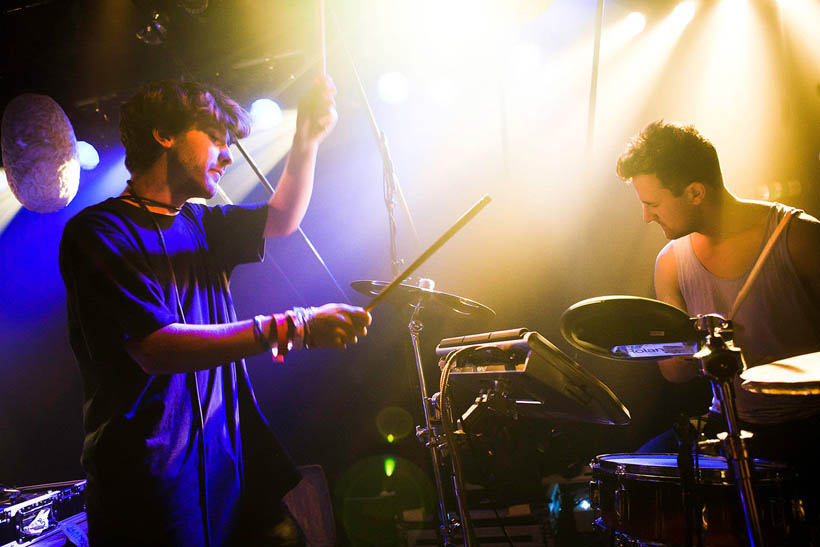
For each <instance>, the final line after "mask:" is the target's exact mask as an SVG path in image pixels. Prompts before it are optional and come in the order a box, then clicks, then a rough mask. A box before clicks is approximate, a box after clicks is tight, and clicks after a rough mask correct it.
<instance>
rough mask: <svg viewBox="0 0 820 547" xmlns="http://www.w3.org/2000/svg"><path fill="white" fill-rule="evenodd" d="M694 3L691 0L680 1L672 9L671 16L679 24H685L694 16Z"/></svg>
mask: <svg viewBox="0 0 820 547" xmlns="http://www.w3.org/2000/svg"><path fill="white" fill-rule="evenodd" d="M696 9H697V8H696V6H695V3H694V2H692V1H691V0H687V1H686V2H681V3H680V4H678V5H677V6H675V9H674V10H672V17H673V18H674V19H675V21H677V22H678V23H680V24H681V25H686V24H688V23H689V21H691V20H692V19H693V18H694V17H695V10H696Z"/></svg>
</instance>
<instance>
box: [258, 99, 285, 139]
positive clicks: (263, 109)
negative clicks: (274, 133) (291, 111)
mask: <svg viewBox="0 0 820 547" xmlns="http://www.w3.org/2000/svg"><path fill="white" fill-rule="evenodd" d="M251 118H252V119H253V128H254V129H256V130H259V131H264V130H265V129H271V128H273V127H276V126H277V125H279V124H280V123H282V119H283V116H282V109H281V108H280V106H279V105H278V104H276V101H273V100H271V99H257V100H255V101H254V102H253V104H252V105H251Z"/></svg>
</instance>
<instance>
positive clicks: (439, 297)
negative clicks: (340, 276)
mask: <svg viewBox="0 0 820 547" xmlns="http://www.w3.org/2000/svg"><path fill="white" fill-rule="evenodd" d="M389 284H390V283H389V282H388V281H353V282H352V283H350V286H351V287H352V288H353V290H354V291H356V292H359V293H361V294H363V295H365V296H371V297H372V296H376V295H377V294H379V292H380V291H381V290H382V289H383V288H384V287H386V286H387V285H389ZM421 297H424V298H425V301H424V305H425V306H430V305H431V304H432V305H433V307H437V308H440V309H443V310H446V311H450V312H453V313H455V314H458V315H462V316H465V317H475V318H477V319H490V318H492V317H495V312H494V311H493V310H492V309H491V308H489V307H487V306H485V305H484V304H480V303H478V302H476V301H475V300H470V299H469V298H463V297H461V296H456V295H454V294H448V293H445V292H441V291H437V290H434V289H423V288H420V287H416V286H414V285H408V284H406V283H402V284H400V285H398V286H397V287H396V288H395V290H394V293H393V294H392V295H391V296H390V297H388V298H389V299H391V300H393V301H394V302H405V303H407V304H408V305H409V306H415V305H416V303H417V302H418V301H419V298H421Z"/></svg>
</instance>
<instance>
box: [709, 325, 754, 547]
mask: <svg viewBox="0 0 820 547" xmlns="http://www.w3.org/2000/svg"><path fill="white" fill-rule="evenodd" d="M696 327H697V329H698V331H699V332H700V333H701V334H702V335H704V336H705V344H704V346H703V348H702V349H701V350H700V351H698V352H697V353H696V354H695V355H694V358H695V359H697V360H698V361H699V362H700V368H701V374H703V375H704V376H705V377H706V378H708V379H709V382H710V383H711V384H712V388H713V389H714V391H715V394H716V395H717V397H718V400H719V401H720V406H721V409H722V411H723V416H724V418H725V419H726V425H727V428H728V430H729V431H728V435H727V436H726V439H725V440H724V441H723V442H724V448H725V451H726V459H727V461H728V463H729V467H730V468H731V471H732V474H733V475H734V479H735V484H736V485H737V489H738V494H740V502H741V505H742V506H743V515H744V517H745V518H746V532H747V535H748V539H749V545H750V546H751V547H759V546H762V545H763V534H762V529H761V526H760V513H759V512H758V509H757V501H756V500H755V494H754V490H753V489H752V458H751V456H750V455H749V451H748V449H747V447H746V441H745V439H744V438H743V437H742V436H741V431H740V425H739V419H738V416H737V407H736V406H735V393H734V386H733V380H734V377H735V376H736V375H737V374H740V373H741V372H743V371H744V370H745V369H746V363H745V362H744V361H743V355H742V354H741V352H740V349H739V348H737V347H735V346H734V345H733V344H732V342H731V339H730V338H729V337H726V336H725V335H727V334H730V333H731V331H732V323H731V321H729V320H728V319H724V318H723V317H721V316H720V315H711V314H710V315H699V316H698V317H697V318H696Z"/></svg>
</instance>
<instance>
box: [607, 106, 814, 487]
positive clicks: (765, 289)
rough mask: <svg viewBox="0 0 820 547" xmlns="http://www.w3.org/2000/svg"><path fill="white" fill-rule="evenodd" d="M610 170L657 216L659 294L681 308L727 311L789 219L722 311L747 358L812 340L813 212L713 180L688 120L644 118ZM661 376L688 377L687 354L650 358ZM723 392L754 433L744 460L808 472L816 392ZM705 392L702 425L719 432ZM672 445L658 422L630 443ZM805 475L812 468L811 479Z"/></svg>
mask: <svg viewBox="0 0 820 547" xmlns="http://www.w3.org/2000/svg"><path fill="white" fill-rule="evenodd" d="M616 172H617V174H618V176H619V177H621V178H622V179H623V180H626V181H630V182H631V183H632V186H633V188H634V189H635V193H636V194H637V196H638V199H639V200H640V201H641V207H642V209H643V219H644V222H646V223H649V222H655V223H657V224H658V225H659V226H660V227H661V229H662V230H663V232H664V235H665V236H666V237H667V238H668V239H670V240H671V241H670V242H669V243H668V244H667V245H666V246H665V247H664V248H663V249H662V250H661V252H660V253H659V254H658V257H657V259H656V262H655V293H656V296H657V298H658V299H659V300H662V301H664V302H667V303H669V304H672V305H674V306H677V307H679V308H681V309H683V310H685V311H686V312H687V313H688V314H689V315H691V316H694V315H698V314H707V313H718V314H721V315H724V316H728V315H729V313H730V311H731V310H732V308H733V305H734V304H735V300H736V298H737V295H738V293H739V292H740V290H741V288H742V287H743V285H744V283H745V282H746V280H747V278H748V277H749V274H750V271H751V270H752V268H753V266H754V264H755V263H756V262H757V260H758V257H759V256H760V255H761V250H762V249H763V248H764V246H765V245H766V243H767V242H768V240H769V238H770V236H771V235H772V233H773V232H774V231H775V228H776V227H777V226H778V224H779V223H780V221H781V220H782V219H783V218H784V217H786V216H788V217H790V218H789V220H788V221H787V224H786V225H785V229H783V231H782V233H780V236H779V238H777V239H776V240H775V242H774V245H773V247H772V248H771V252H770V254H769V255H768V257H766V258H765V262H763V263H762V267H761V269H760V272H759V275H758V277H757V278H756V279H754V280H753V282H752V284H751V285H750V290H749V292H748V296H747V297H746V298H745V300H742V303H740V304H739V307H737V310H736V313H734V314H733V316H732V317H729V319H731V320H732V323H733V326H734V343H735V345H736V346H738V347H740V348H741V350H742V352H743V356H744V358H745V361H746V364H747V365H748V366H749V367H754V366H756V365H760V364H763V363H768V362H771V361H775V360H777V359H782V358H785V357H789V356H794V355H800V354H805V353H811V352H816V351H818V350H820V258H818V254H817V251H818V249H820V222H818V220H817V219H816V218H814V217H812V216H810V215H808V214H806V213H804V212H802V211H799V210H795V209H793V208H791V207H787V206H785V205H782V204H779V203H770V202H763V201H751V200H745V199H740V198H738V197H736V196H735V195H733V194H732V193H731V192H730V191H729V190H728V189H727V188H726V186H725V185H724V182H723V177H722V175H721V171H720V164H719V161H718V156H717V152H716V150H715V147H714V146H713V145H712V143H711V142H709V141H708V140H707V139H705V138H704V137H703V136H702V135H701V134H700V133H699V132H698V131H697V130H696V129H695V128H694V127H692V126H681V125H676V124H671V123H666V122H664V121H662V120H661V121H656V122H653V123H651V124H649V125H648V126H646V127H645V128H644V129H643V131H641V133H640V134H639V135H637V136H636V137H634V138H633V139H632V140H631V142H630V143H629V144H628V145H627V148H626V150H625V151H624V152H623V154H622V155H621V156H620V157H619V158H618V163H617V168H616ZM659 365H660V369H661V372H662V373H663V375H664V377H665V378H666V379H667V380H670V381H672V382H685V381H687V380H690V379H692V378H694V377H695V376H696V375H697V372H698V368H697V363H696V361H694V360H692V359H685V358H673V359H667V360H664V361H661V362H660V363H659ZM735 396H736V401H737V408H738V414H739V417H740V419H741V425H742V427H743V428H744V429H746V430H749V431H752V432H753V433H754V435H755V436H754V440H753V443H752V445H751V453H752V456H753V457H755V458H763V459H768V460H775V461H782V462H787V463H789V464H791V465H792V466H794V467H795V468H796V469H797V470H798V471H801V474H803V475H805V474H811V470H810V466H811V464H812V463H813V460H815V459H816V458H815V456H814V454H813V450H812V449H813V447H814V446H815V443H816V439H817V436H818V427H819V426H820V397H809V396H790V395H763V394H756V393H751V392H748V391H745V390H743V389H742V388H741V387H740V381H739V379H738V378H735ZM715 404H716V403H715V402H713V405H712V408H711V409H710V414H709V418H708V422H709V426H708V427H707V431H709V430H711V431H725V424H723V423H722V418H721V416H720V414H719V408H716V406H715ZM641 451H642V452H643V451H646V452H671V451H677V443H676V441H675V438H674V435H673V434H672V433H671V432H669V433H667V434H664V435H662V436H661V437H658V438H656V439H653V440H652V441H650V442H649V443H647V444H646V445H644V446H643V447H642V448H641ZM811 479H812V480H813V481H814V480H815V479H814V477H811Z"/></svg>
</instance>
